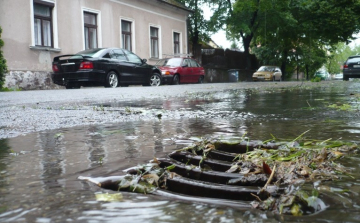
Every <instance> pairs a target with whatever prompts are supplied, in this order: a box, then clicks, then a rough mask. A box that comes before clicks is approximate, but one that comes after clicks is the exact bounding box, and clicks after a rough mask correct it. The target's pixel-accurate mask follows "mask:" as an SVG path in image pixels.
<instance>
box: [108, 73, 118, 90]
mask: <svg viewBox="0 0 360 223" xmlns="http://www.w3.org/2000/svg"><path fill="white" fill-rule="evenodd" d="M118 84H119V79H118V76H117V74H116V73H115V72H114V71H110V72H109V73H108V75H107V77H106V85H105V87H111V88H116V87H117V86H118Z"/></svg>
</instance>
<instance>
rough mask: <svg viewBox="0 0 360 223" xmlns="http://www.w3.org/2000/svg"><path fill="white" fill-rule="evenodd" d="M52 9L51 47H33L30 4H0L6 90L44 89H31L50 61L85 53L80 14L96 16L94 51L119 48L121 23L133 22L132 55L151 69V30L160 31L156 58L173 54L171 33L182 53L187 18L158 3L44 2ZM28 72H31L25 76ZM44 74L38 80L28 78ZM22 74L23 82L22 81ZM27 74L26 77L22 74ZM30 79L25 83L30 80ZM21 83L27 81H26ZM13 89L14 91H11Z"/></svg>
mask: <svg viewBox="0 0 360 223" xmlns="http://www.w3.org/2000/svg"><path fill="white" fill-rule="evenodd" d="M43 1H45V2H51V3H54V4H55V7H54V10H53V40H54V46H53V48H39V47H35V46H34V45H35V44H34V34H33V32H34V29H33V26H34V25H33V24H34V18H33V0H0V5H1V7H0V26H1V27H2V29H3V33H2V39H3V40H4V42H5V46H4V47H3V49H2V50H3V52H4V55H5V59H6V60H7V65H8V69H9V71H10V72H9V74H8V75H7V77H6V83H5V85H6V86H5V87H10V88H11V87H19V88H23V89H46V88H54V87H55V86H38V87H37V86H36V85H37V84H36V83H43V84H48V83H49V82H50V83H51V81H49V80H47V81H43V80H31V77H32V76H34V77H35V76H37V78H40V79H41V78H43V79H44V80H45V79H48V78H49V76H50V73H51V63H52V59H53V58H54V57H55V56H59V55H63V54H73V53H76V52H79V51H81V50H83V49H85V44H84V34H83V33H84V28H83V27H84V25H83V23H84V22H83V12H84V11H89V12H95V13H97V14H98V15H97V18H98V22H99V23H98V30H97V34H98V47H122V46H121V19H124V20H129V21H131V22H132V23H133V27H132V28H133V30H132V35H133V41H132V47H133V48H132V51H133V52H134V53H136V54H137V55H139V56H140V57H141V58H145V59H147V60H148V63H150V64H153V63H155V62H156V60H153V59H151V58H150V26H154V27H157V28H159V38H160V47H159V48H160V49H159V53H160V58H161V57H162V54H172V53H173V32H178V33H180V37H181V51H182V53H186V52H187V47H188V46H187V35H186V32H187V31H186V19H187V16H188V12H187V11H184V10H180V9H178V8H176V7H172V6H169V5H167V4H162V3H159V1H157V0H43ZM29 72H30V73H29ZM35 72H37V74H39V72H40V73H43V77H41V75H40V77H39V75H31V73H33V74H35ZM22 74H24V75H23V78H24V80H21V79H22V77H21V75H22ZM25 74H26V75H25ZM29 78H30V79H29ZM25 79H26V80H25ZM13 85H14V86H13Z"/></svg>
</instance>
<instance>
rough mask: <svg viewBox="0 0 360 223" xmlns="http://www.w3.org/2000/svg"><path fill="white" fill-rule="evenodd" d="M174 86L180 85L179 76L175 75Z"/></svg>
mask: <svg viewBox="0 0 360 223" xmlns="http://www.w3.org/2000/svg"><path fill="white" fill-rule="evenodd" d="M172 84H173V85H179V84H180V78H179V75H175V76H174V78H173V81H172Z"/></svg>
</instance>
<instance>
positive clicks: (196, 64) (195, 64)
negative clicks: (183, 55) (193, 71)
mask: <svg viewBox="0 0 360 223" xmlns="http://www.w3.org/2000/svg"><path fill="white" fill-rule="evenodd" d="M189 61H190V65H191V67H199V64H198V63H197V62H196V61H195V60H189Z"/></svg>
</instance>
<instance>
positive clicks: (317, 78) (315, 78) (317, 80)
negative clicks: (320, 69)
mask: <svg viewBox="0 0 360 223" xmlns="http://www.w3.org/2000/svg"><path fill="white" fill-rule="evenodd" d="M320 81H321V77H314V78H312V79H311V82H320Z"/></svg>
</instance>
